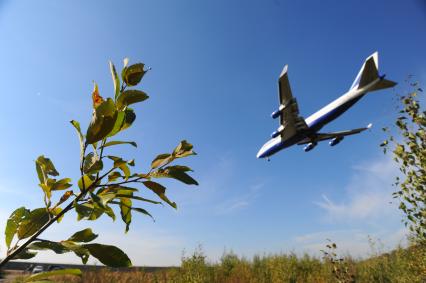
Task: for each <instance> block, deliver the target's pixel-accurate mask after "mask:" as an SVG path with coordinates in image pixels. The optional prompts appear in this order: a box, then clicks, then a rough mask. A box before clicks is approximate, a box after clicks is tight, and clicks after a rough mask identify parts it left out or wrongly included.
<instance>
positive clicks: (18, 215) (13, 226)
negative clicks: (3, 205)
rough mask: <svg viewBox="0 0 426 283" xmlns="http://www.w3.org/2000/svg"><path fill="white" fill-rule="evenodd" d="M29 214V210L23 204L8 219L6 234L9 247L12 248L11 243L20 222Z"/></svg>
mask: <svg viewBox="0 0 426 283" xmlns="http://www.w3.org/2000/svg"><path fill="white" fill-rule="evenodd" d="M27 214H29V210H28V209H26V208H25V207H23V206H22V207H20V208H18V209H16V210H15V211H14V212H12V214H11V215H10V217H9V219H8V220H7V224H6V229H5V231H4V234H5V240H6V246H7V248H8V249H9V248H10V244H11V243H12V240H13V236H14V235H15V233H16V231H17V230H18V226H19V223H20V222H21V219H22V218H23V217H24V216H25V215H27Z"/></svg>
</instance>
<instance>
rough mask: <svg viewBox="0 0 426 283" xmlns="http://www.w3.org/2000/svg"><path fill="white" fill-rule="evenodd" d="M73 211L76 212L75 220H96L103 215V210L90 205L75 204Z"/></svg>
mask: <svg viewBox="0 0 426 283" xmlns="http://www.w3.org/2000/svg"><path fill="white" fill-rule="evenodd" d="M75 211H76V212H77V220H82V219H87V220H96V219H98V218H99V217H101V215H102V214H103V213H104V210H103V209H99V208H97V207H95V206H94V205H93V204H90V203H83V204H76V206H75Z"/></svg>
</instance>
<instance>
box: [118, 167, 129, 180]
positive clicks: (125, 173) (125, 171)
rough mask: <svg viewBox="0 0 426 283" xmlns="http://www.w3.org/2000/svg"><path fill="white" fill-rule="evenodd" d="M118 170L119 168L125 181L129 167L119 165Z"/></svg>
mask: <svg viewBox="0 0 426 283" xmlns="http://www.w3.org/2000/svg"><path fill="white" fill-rule="evenodd" d="M118 168H120V170H121V171H122V172H123V174H124V179H125V180H127V179H128V178H129V176H130V169H129V166H127V164H121V165H120V166H119V167H118Z"/></svg>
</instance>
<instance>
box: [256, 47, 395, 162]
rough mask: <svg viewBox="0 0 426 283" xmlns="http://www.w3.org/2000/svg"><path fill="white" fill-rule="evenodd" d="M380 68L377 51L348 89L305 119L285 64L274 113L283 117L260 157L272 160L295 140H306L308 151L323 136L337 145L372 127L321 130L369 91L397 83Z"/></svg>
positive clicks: (367, 60) (305, 148)
mask: <svg viewBox="0 0 426 283" xmlns="http://www.w3.org/2000/svg"><path fill="white" fill-rule="evenodd" d="M378 70H379V65H378V53H377V52H375V53H373V54H372V55H371V56H369V57H368V58H367V59H366V60H365V62H364V64H363V65H362V67H361V69H360V71H359V73H358V75H357V76H356V78H355V80H354V82H353V83H352V86H351V87H350V89H349V91H348V92H346V93H345V94H343V95H342V96H341V97H339V98H337V99H336V100H334V101H333V102H331V103H330V104H328V105H326V106H325V107H323V108H322V109H320V110H319V111H317V112H315V113H314V114H312V115H311V116H309V117H308V118H306V119H304V118H303V117H302V116H300V115H299V107H298V105H297V101H296V98H294V97H293V95H292V93H291V89H290V84H289V81H288V74H287V71H288V65H285V66H284V68H283V70H282V72H281V75H280V78H279V80H278V87H279V103H280V105H279V108H278V110H276V111H274V112H273V113H272V114H271V117H272V118H273V119H276V118H278V117H279V118H280V126H279V128H278V129H277V130H276V131H274V132H273V133H272V134H271V139H270V140H269V141H268V142H266V143H265V144H264V145H263V146H262V148H261V149H260V150H259V152H258V153H257V158H268V160H269V157H270V156H272V155H273V154H275V153H277V152H278V151H280V150H282V149H284V148H287V147H290V146H292V145H295V144H298V145H303V144H306V146H305V147H304V151H306V152H307V151H310V150H312V149H314V148H315V146H316V145H317V144H318V142H319V141H323V140H331V141H330V142H329V144H330V146H335V145H337V144H338V143H339V142H341V141H342V140H343V138H344V137H345V136H349V135H354V134H358V133H361V132H363V131H365V130H367V129H369V128H371V124H369V125H368V126H367V127H364V128H358V129H353V130H348V131H340V132H332V133H321V132H319V131H320V130H321V128H322V127H324V126H325V125H326V124H328V123H330V122H331V121H333V120H334V119H336V118H337V117H339V116H340V115H342V114H343V113H344V112H345V111H347V110H348V109H349V108H350V107H352V106H353V105H354V104H355V103H356V102H357V101H359V100H360V99H361V98H362V97H363V96H364V95H365V94H367V92H372V91H376V90H379V89H385V88H390V87H393V86H395V85H396V82H393V81H389V80H386V79H385V75H379V71H378Z"/></svg>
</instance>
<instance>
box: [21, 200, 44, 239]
mask: <svg viewBox="0 0 426 283" xmlns="http://www.w3.org/2000/svg"><path fill="white" fill-rule="evenodd" d="M49 218H50V216H49V213H48V212H47V210H46V208H36V209H34V210H31V212H30V213H29V214H27V215H25V217H24V218H23V219H22V222H21V224H20V225H19V227H18V238H19V239H20V240H22V239H25V238H28V237H30V236H32V235H34V234H35V233H36V232H37V231H38V230H40V228H41V227H43V226H44V224H46V223H47V222H48V221H49Z"/></svg>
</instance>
